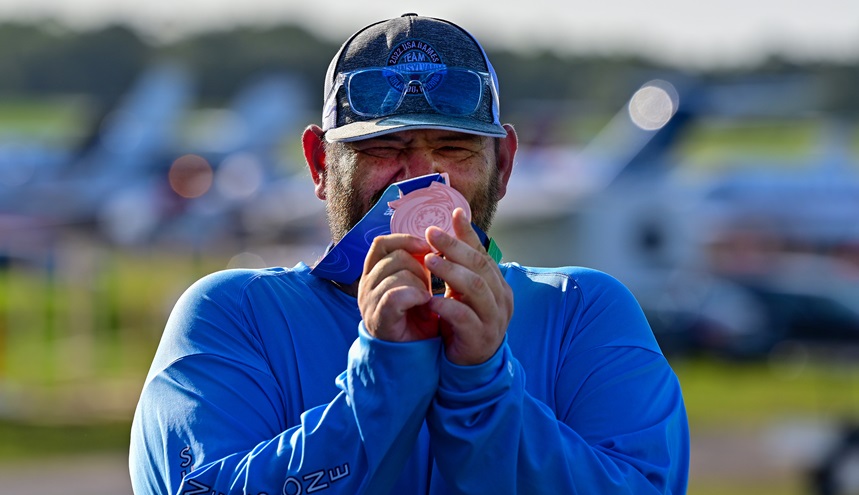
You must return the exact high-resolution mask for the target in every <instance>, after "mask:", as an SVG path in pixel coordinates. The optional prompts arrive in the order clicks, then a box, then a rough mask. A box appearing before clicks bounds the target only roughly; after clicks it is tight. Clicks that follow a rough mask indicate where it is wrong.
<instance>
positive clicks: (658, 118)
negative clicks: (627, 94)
mask: <svg viewBox="0 0 859 495" xmlns="http://www.w3.org/2000/svg"><path fill="white" fill-rule="evenodd" d="M679 102H680V101H679V97H678V95H677V90H676V89H675V88H674V86H673V85H672V84H671V83H669V82H667V81H662V80H654V81H650V82H648V83H647V84H645V85H644V86H642V87H641V88H640V89H639V90H638V91H636V92H635V94H634V95H632V98H631V99H630V100H629V117H630V119H632V122H633V123H634V124H635V125H637V126H638V127H640V128H642V129H644V130H647V131H655V130H657V129H661V128H662V127H664V126H665V124H667V123H668V121H669V120H671V117H672V116H673V115H674V113H675V112H676V111H677V106H678V104H679Z"/></svg>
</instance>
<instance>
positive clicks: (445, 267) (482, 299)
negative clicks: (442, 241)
mask: <svg viewBox="0 0 859 495" xmlns="http://www.w3.org/2000/svg"><path fill="white" fill-rule="evenodd" d="M425 263H426V267H427V268H428V269H429V271H430V273H432V274H433V275H435V276H436V277H438V278H440V279H442V280H444V281H445V283H446V284H447V286H448V288H449V289H450V290H451V291H452V292H453V293H454V294H456V295H458V296H459V297H461V298H463V300H465V301H467V302H468V303H469V304H470V305H475V306H480V307H481V308H482V307H483V306H487V311H491V307H489V306H490V305H494V304H495V301H496V298H495V295H494V293H493V287H492V286H490V281H494V280H493V279H492V278H489V279H488V280H487V278H486V277H484V276H483V275H482V274H481V273H479V272H477V271H474V270H472V269H470V268H469V267H467V266H464V265H461V264H458V263H456V262H455V261H452V260H449V259H446V258H443V257H441V256H439V255H436V254H434V253H430V254H427V255H426V257H425ZM451 295H453V294H448V296H451ZM475 309H477V308H475Z"/></svg>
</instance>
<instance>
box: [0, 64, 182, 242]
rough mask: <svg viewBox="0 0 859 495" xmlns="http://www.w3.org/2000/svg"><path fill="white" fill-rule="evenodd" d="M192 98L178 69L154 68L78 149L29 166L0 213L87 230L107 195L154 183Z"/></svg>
mask: <svg viewBox="0 0 859 495" xmlns="http://www.w3.org/2000/svg"><path fill="white" fill-rule="evenodd" d="M191 95H192V86H191V77H190V75H189V73H188V71H187V70H186V69H185V68H184V67H183V66H181V65H178V64H175V63H172V62H164V63H159V64H156V65H153V66H152V67H150V68H149V69H147V70H146V71H145V72H144V73H143V74H142V75H141V76H140V77H139V79H138V80H137V81H136V82H135V83H134V85H133V87H132V88H130V89H129V90H128V92H127V93H126V94H125V95H124V96H123V97H122V98H121V100H120V101H119V102H118V104H117V105H116V106H115V107H114V108H111V109H110V110H109V112H107V113H106V114H105V115H104V117H103V118H102V119H100V120H99V122H98V125H97V127H96V128H95V129H94V131H93V132H92V133H91V134H90V135H89V136H88V137H86V139H84V141H83V143H82V144H81V145H80V147H79V148H77V149H75V150H74V151H71V152H66V153H62V154H61V155H58V156H56V158H55V159H54V160H50V161H43V162H42V163H40V164H38V166H36V165H33V167H32V168H33V170H32V173H30V174H28V176H27V177H25V178H24V180H20V181H18V182H17V183H16V184H14V187H9V188H8V190H7V191H5V194H4V195H3V196H2V198H0V213H2V214H4V215H10V216H11V215H16V216H18V217H22V218H29V219H31V220H32V221H33V222H36V223H38V224H39V225H42V226H45V227H48V228H65V227H76V228H77V227H80V228H92V227H93V226H95V225H96V223H97V220H98V216H99V212H100V209H101V207H102V206H103V205H104V204H105V202H106V201H109V200H110V198H111V197H113V196H114V195H115V194H117V193H119V192H120V191H123V190H125V189H127V188H136V187H143V185H145V184H150V183H151V182H152V181H153V180H154V178H153V174H152V171H153V169H154V168H155V164H158V163H159V162H163V161H164V160H167V159H168V154H169V152H170V151H171V150H172V149H173V147H174V145H173V143H174V140H175V138H176V136H177V129H178V124H179V119H180V118H181V117H182V115H183V114H184V112H185V110H186V109H187V108H188V105H189V103H190V100H191Z"/></svg>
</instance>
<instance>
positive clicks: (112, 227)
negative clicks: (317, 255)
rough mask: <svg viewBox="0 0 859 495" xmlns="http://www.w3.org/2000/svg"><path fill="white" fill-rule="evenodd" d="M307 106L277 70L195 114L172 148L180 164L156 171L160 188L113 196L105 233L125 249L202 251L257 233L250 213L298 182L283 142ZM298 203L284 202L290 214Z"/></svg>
mask: <svg viewBox="0 0 859 495" xmlns="http://www.w3.org/2000/svg"><path fill="white" fill-rule="evenodd" d="M305 101H306V99H305V97H304V90H303V88H302V87H301V86H300V84H299V82H298V81H297V79H295V78H292V77H290V76H288V75H286V74H282V73H271V74H266V75H260V76H258V77H256V78H254V79H252V80H250V81H249V82H248V83H247V84H246V85H244V86H243V87H242V88H241V89H240V90H239V91H238V92H237V94H236V95H235V96H234V97H233V99H232V101H231V103H230V104H229V105H228V106H227V108H224V109H214V110H202V111H197V112H196V113H195V114H194V116H193V117H192V120H195V121H197V122H198V124H197V125H196V126H194V125H193V124H192V125H191V127H193V129H192V130H191V132H190V137H189V139H188V140H187V141H186V142H183V143H182V144H181V145H178V146H176V147H175V148H173V150H172V151H173V156H174V159H173V160H172V161H170V162H169V163H165V164H164V165H165V166H162V167H159V169H158V176H159V177H160V178H161V179H162V181H163V182H162V183H163V186H164V187H163V188H162V190H161V191H158V190H153V189H146V190H127V191H126V192H125V194H122V195H117V196H115V197H114V198H113V200H112V201H111V202H110V203H109V204H108V205H106V206H107V207H106V208H105V209H104V210H103V214H102V217H101V220H102V223H103V225H104V227H105V230H106V232H108V234H109V236H110V237H111V238H112V239H113V240H114V241H115V242H119V243H121V244H140V243H151V242H162V241H165V242H178V243H182V244H187V245H193V246H197V247H200V246H202V245H204V244H206V243H212V242H216V241H217V240H219V239H226V238H241V237H244V236H247V235H251V234H253V232H250V233H249V231H253V230H254V229H253V227H254V226H253V225H252V224H251V225H249V224H248V223H247V221H246V216H247V215H246V213H245V210H247V209H250V208H257V207H258V205H259V204H261V203H264V202H265V201H266V200H265V198H266V197H267V196H268V195H270V194H272V191H278V192H279V189H278V188H280V187H281V185H282V184H283V183H292V182H293V181H295V180H297V178H296V177H295V169H296V168H297V167H295V166H294V165H292V164H291V163H289V159H288V158H287V157H286V153H285V151H284V149H283V146H282V144H283V140H284V137H285V136H286V135H287V134H288V133H289V132H295V133H296V135H297V133H298V131H297V130H295V126H296V125H297V123H298V122H301V121H302V120H303V119H304V117H305V112H306V108H305V103H304V102H305ZM296 189H297V188H296ZM307 189H310V188H309V187H308V188H307ZM310 193H312V190H311V191H310ZM159 194H165V195H167V196H169V197H170V198H172V201H167V200H165V199H164V198H163V197H161V198H159V197H158V195H159ZM298 199H299V198H297V197H296V195H295V194H292V195H291V196H290V197H288V198H286V201H287V203H288V204H285V205H284V208H283V209H284V211H286V212H292V213H294V212H296V211H299V210H300V209H301V208H300V207H294V206H292V203H294V202H297V201H298ZM314 206H316V205H315V204H314ZM317 211H321V207H319V209H318V210H314V213H316V212H317ZM296 219H297V217H296V218H293V217H290V218H287V219H285V221H284V223H283V224H282V225H281V226H280V227H281V228H282V229H287V228H288V227H290V225H292V223H293V221H295V220H296Z"/></svg>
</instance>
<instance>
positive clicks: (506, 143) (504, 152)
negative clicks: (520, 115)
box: [496, 124, 519, 199]
mask: <svg viewBox="0 0 859 495" xmlns="http://www.w3.org/2000/svg"><path fill="white" fill-rule="evenodd" d="M504 129H505V130H506V131H507V136H505V137H503V138H499V143H498V156H497V158H496V161H497V166H498V173H499V183H498V198H499V199H500V198H503V197H504V195H505V194H506V193H507V182H508V181H509V180H510V174H511V173H512V172H513V161H514V159H515V158H516V150H518V149H519V137H518V136H517V135H516V129H514V128H513V126H512V125H510V124H504Z"/></svg>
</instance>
